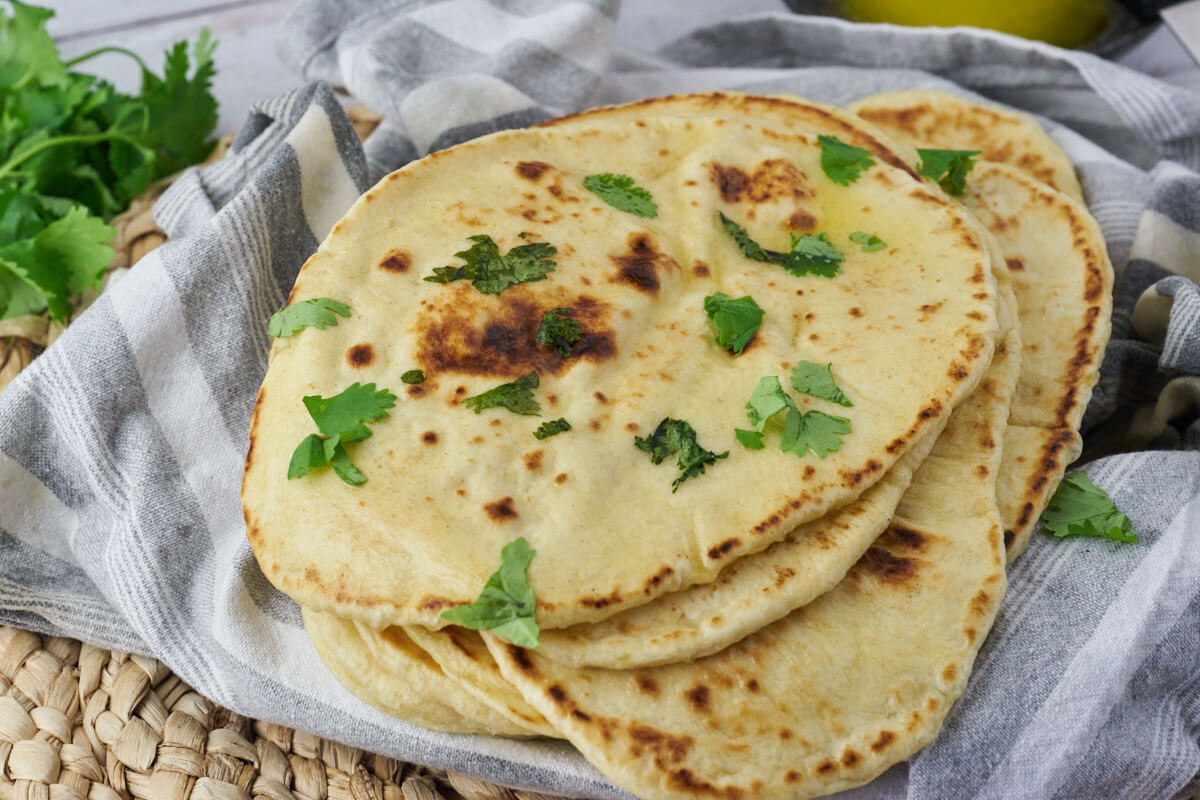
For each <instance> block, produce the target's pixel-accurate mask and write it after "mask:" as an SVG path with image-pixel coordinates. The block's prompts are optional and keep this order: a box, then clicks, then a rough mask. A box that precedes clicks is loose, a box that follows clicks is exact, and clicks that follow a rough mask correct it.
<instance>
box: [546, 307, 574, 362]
mask: <svg viewBox="0 0 1200 800" xmlns="http://www.w3.org/2000/svg"><path fill="white" fill-rule="evenodd" d="M571 314H572V311H571V309H569V308H552V309H550V310H549V311H547V312H546V313H545V314H543V315H542V321H541V323H540V324H539V325H538V329H537V336H536V337H535V338H536V339H537V342H538V344H542V345H545V346H546V347H549V348H551V349H553V350H555V351H557V352H558V354H559V355H560V356H562V357H563V358H566V357H567V356H569V355H571V348H572V347H574V346H575V343H576V342H578V341H579V340H580V339H582V338H583V327H582V326H581V325H580V324H579V323H578V322H576V321H575V320H573V319H571Z"/></svg>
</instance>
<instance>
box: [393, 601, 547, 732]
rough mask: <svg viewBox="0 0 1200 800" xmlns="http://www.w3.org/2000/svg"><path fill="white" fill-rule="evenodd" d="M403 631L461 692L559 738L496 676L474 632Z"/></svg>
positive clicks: (496, 670) (415, 628)
mask: <svg viewBox="0 0 1200 800" xmlns="http://www.w3.org/2000/svg"><path fill="white" fill-rule="evenodd" d="M404 631H405V633H406V634H408V636H409V638H410V639H411V640H412V641H413V642H414V643H415V644H416V645H417V646H419V647H420V648H421V649H423V650H424V651H425V652H427V653H428V654H429V655H431V656H433V659H434V661H436V662H437V663H438V666H440V667H441V668H442V670H443V671H444V672H445V673H446V674H447V675H448V676H450V678H452V679H453V680H454V681H455V682H456V683H457V684H458V685H459V687H460V688H461V689H462V690H463V691H464V692H466V693H467V694H469V695H472V696H473V697H475V699H477V700H479V701H480V702H481V703H483V704H485V705H487V706H489V707H491V708H492V709H493V710H494V711H496V712H497V713H499V714H501V715H502V716H504V717H505V718H507V719H509V720H511V721H513V722H516V723H517V724H520V725H523V726H525V727H526V728H529V729H530V730H531V731H534V732H536V733H538V734H540V735H542V736H554V737H560V734H559V733H558V731H557V730H555V729H554V726H552V725H551V724H550V723H549V722H547V721H546V718H545V717H543V716H542V715H541V713H539V712H538V711H537V710H536V709H535V708H533V707H532V706H531V705H529V704H528V703H526V702H525V698H524V697H522V696H521V693H520V692H518V691H517V690H516V688H515V687H514V686H513V685H512V684H511V683H509V682H508V681H507V680H505V678H504V676H503V675H501V674H500V668H499V667H498V666H497V665H496V659H494V658H492V654H491V653H489V652H488V649H487V645H485V644H484V643H483V639H482V638H481V637H480V636H479V634H478V633H476V632H475V631H471V630H467V629H466V628H460V627H458V626H457V625H451V626H450V627H448V628H442V629H441V630H439V631H431V630H428V629H427V628H422V627H421V626H420V625H411V626H408V627H406V628H404ZM374 635H375V637H376V639H377V640H378V641H382V640H383V637H382V636H380V635H379V634H378V633H375V634H374Z"/></svg>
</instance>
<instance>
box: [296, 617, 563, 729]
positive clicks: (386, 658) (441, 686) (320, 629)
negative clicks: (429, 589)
mask: <svg viewBox="0 0 1200 800" xmlns="http://www.w3.org/2000/svg"><path fill="white" fill-rule="evenodd" d="M301 611H302V613H303V616H304V628H305V630H306V631H307V632H308V638H309V639H311V640H312V643H313V646H314V647H315V648H316V650H317V654H318V655H319V656H320V657H321V661H323V662H324V663H325V666H326V667H327V668H328V669H329V671H330V672H331V673H333V676H334V677H335V678H337V680H338V682H339V683H341V684H342V685H343V686H345V687H346V688H347V689H349V690H350V692H351V693H352V694H354V695H355V696H356V697H358V698H359V699H361V700H364V701H366V702H367V703H370V704H371V705H373V706H375V707H376V708H378V709H379V710H380V711H383V712H384V713H385V714H391V715H392V716H395V717H400V718H401V719H403V720H405V721H406V722H411V723H413V724H414V725H420V726H421V727H423V728H430V729H432V730H438V731H446V732H448V733H490V734H498V735H503V736H532V735H537V734H539V733H542V732H543V731H541V730H535V729H534V727H533V725H526V724H523V723H522V722H521V721H520V720H519V719H513V718H512V717H510V716H509V715H505V714H502V713H500V712H498V711H496V710H495V709H494V708H493V707H491V706H489V705H488V704H486V703H483V702H480V701H479V700H478V699H477V698H476V697H475V696H474V695H473V694H471V693H469V692H465V691H463V689H462V686H461V685H460V684H459V683H458V682H457V681H455V680H453V679H452V678H450V677H448V676H447V675H446V674H445V672H444V671H443V670H442V668H441V667H440V666H439V665H438V663H437V661H435V660H434V659H433V657H431V656H430V655H429V654H428V653H427V652H425V651H424V650H423V649H421V648H420V647H418V646H417V645H416V644H415V643H414V642H413V641H412V640H411V639H410V638H409V637H408V636H407V635H406V634H405V633H404V631H403V630H401V629H400V628H388V629H387V630H385V631H382V632H376V631H366V630H364V629H361V628H359V627H358V625H356V624H355V623H354V622H351V621H349V620H344V619H341V618H339V617H336V616H334V615H332V614H326V613H322V612H318V611H312V610H311V609H308V608H304V607H301ZM364 634H368V635H364ZM535 722H536V720H535ZM542 725H543V729H544V725H545V723H544V722H543V723H542Z"/></svg>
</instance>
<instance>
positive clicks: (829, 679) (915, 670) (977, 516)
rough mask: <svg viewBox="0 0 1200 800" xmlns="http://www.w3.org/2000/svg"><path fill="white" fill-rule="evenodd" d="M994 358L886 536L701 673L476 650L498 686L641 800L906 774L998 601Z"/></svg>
mask: <svg viewBox="0 0 1200 800" xmlns="http://www.w3.org/2000/svg"><path fill="white" fill-rule="evenodd" d="M1011 352H1012V354H1013V355H1015V354H1016V353H1017V349H1016V348H1015V347H1014V348H1013V349H1012V351H1011ZM1009 353H1010V351H1009V349H1008V348H1006V347H1001V348H999V349H998V351H997V356H996V359H995V360H994V361H993V363H992V366H991V367H990V369H989V373H988V375H987V377H985V379H984V381H983V382H982V384H981V385H980V388H979V390H977V391H976V392H975V394H973V395H972V396H971V397H970V398H968V400H967V401H966V402H965V403H963V404H962V405H961V406H960V407H959V408H958V409H957V410H956V411H955V412H954V414H953V415H952V416H951V418H950V421H949V424H948V425H947V428H946V431H945V433H943V434H942V436H941V437H940V438H939V439H938V441H937V444H936V445H935V446H934V451H933V453H932V454H931V455H930V456H929V458H928V459H926V460H925V462H924V463H923V464H922V465H921V468H920V469H919V470H918V472H917V475H916V477H915V478H914V480H913V483H912V486H911V487H910V488H909V490H908V492H906V493H905V496H904V499H903V500H902V501H901V503H900V507H899V509H898V511H897V516H896V519H895V520H894V521H893V523H892V525H891V526H890V527H889V529H888V531H887V532H885V533H884V535H883V536H881V537H880V539H879V541H877V542H876V543H875V545H873V546H872V547H871V549H870V550H868V551H867V553H866V555H864V556H863V558H862V559H861V560H860V561H859V562H858V564H856V565H855V567H854V568H853V569H852V570H850V572H849V574H848V575H847V576H846V578H845V580H843V581H842V582H841V583H840V584H839V585H838V586H837V587H836V588H834V589H833V590H832V591H830V592H827V593H826V594H824V595H822V596H821V597H819V598H818V599H816V600H815V601H813V602H812V603H809V604H808V605H806V606H804V607H802V608H800V609H798V610H796V611H795V612H793V613H791V614H789V615H788V616H787V617H784V618H783V619H781V620H780V621H778V622H776V623H774V624H773V625H770V626H769V627H767V628H764V629H763V630H761V631H759V632H758V633H755V634H754V635H752V636H750V637H747V638H746V639H744V640H742V641H741V642H739V643H738V644H735V645H733V646H732V647H729V648H727V649H725V650H723V651H721V652H719V653H717V654H715V655H712V656H709V657H708V658H703V659H699V660H697V661H692V662H687V663H681V664H669V665H665V666H660V667H653V668H650V669H644V670H605V669H597V668H575V667H570V666H566V665H562V664H559V663H557V662H555V661H552V660H550V659H547V658H545V657H544V656H542V655H541V654H540V653H538V651H536V650H525V649H522V648H520V647H516V646H515V645H510V644H508V643H506V642H504V641H503V640H500V639H497V638H496V637H493V636H491V635H486V634H485V637H484V638H485V639H486V640H487V643H488V648H489V649H490V650H491V652H492V654H493V655H494V656H495V657H496V660H497V662H498V663H499V665H500V669H501V671H502V672H503V673H504V675H505V677H507V678H508V679H509V680H510V681H512V682H513V683H514V684H515V685H516V686H517V687H518V688H519V689H520V690H521V692H522V694H524V695H525V698H526V699H527V700H528V701H529V703H530V705H532V706H533V707H535V708H537V709H538V710H539V711H541V712H542V713H543V714H544V715H545V716H546V718H547V719H549V720H550V721H551V722H552V723H553V724H554V725H555V726H556V727H557V728H558V729H559V730H560V731H561V732H562V733H563V734H564V735H565V736H566V737H567V739H568V740H570V741H571V743H572V744H574V745H575V746H576V747H577V748H578V749H579V750H580V751H581V752H582V753H583V754H584V756H585V757H586V758H587V759H588V760H589V761H590V762H591V763H592V764H594V765H596V766H597V767H598V768H599V769H600V770H601V771H602V772H603V773H604V774H605V775H607V776H608V777H609V778H610V779H611V780H613V781H614V782H615V783H616V784H617V785H618V786H620V787H622V788H623V789H626V790H627V791H629V792H632V793H633V794H635V795H637V796H638V797H641V798H644V799H645V800H660V799H662V800H666V799H667V798H672V799H674V798H678V797H681V796H705V797H714V796H715V797H728V798H733V797H737V798H741V800H775V799H776V798H779V799H780V800H782V798H805V797H813V796H815V795H819V794H826V793H832V792H836V791H839V790H842V789H848V788H851V787H853V786H857V785H859V784H862V783H865V782H866V781H869V780H870V779H872V778H874V777H875V776H876V775H878V774H879V773H881V772H882V771H883V770H885V769H886V768H887V767H889V766H890V765H892V764H894V763H896V762H898V761H900V760H902V759H905V758H907V757H909V756H910V755H912V754H913V753H914V752H916V751H917V750H918V749H920V748H921V747H922V746H924V745H925V744H926V743H928V742H929V741H930V740H931V739H932V738H933V737H934V736H935V735H936V733H937V731H938V729H939V727H940V726H941V723H942V720H943V719H944V718H945V716H946V713H947V712H948V711H949V708H950V705H951V704H952V703H953V702H954V701H955V699H957V697H958V696H959V695H960V694H961V692H962V690H963V688H964V686H965V685H966V681H967V676H968V675H969V673H970V671H971V667H972V664H973V663H974V659H975V655H976V653H977V652H978V649H979V646H980V645H981V644H982V643H983V640H984V637H986V635H987V632H988V630H989V628H990V627H991V623H992V620H993V618H994V617H995V614H996V610H997V609H998V607H999V604H1000V600H1001V597H1002V596H1003V594H1004V589H1005V575H1004V543H1003V539H1002V533H1001V528H1000V522H999V516H998V514H997V511H996V504H995V477H996V472H997V469H998V468H999V465H1000V449H999V446H998V444H999V442H1000V441H1001V440H1002V438H1003V432H1004V426H1005V420H1006V419H1007V417H1008V405H1009V401H1010V398H1011V390H1012V387H1013V384H1014V383H1015V381H1016V375H1017V364H1016V363H1015V362H1016V359H1013V358H1010V357H1009Z"/></svg>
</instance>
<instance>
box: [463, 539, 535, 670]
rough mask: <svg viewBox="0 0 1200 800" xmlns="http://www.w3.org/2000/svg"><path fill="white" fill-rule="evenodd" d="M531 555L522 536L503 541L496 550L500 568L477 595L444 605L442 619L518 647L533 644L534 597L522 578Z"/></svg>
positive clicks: (532, 554) (524, 577)
mask: <svg viewBox="0 0 1200 800" xmlns="http://www.w3.org/2000/svg"><path fill="white" fill-rule="evenodd" d="M534 555H535V551H534V550H532V549H531V548H530V547H529V542H527V541H525V538H524V537H521V538H519V539H514V540H513V541H511V542H509V543H508V544H506V545H505V546H504V549H503V550H501V551H500V569H498V570H496V571H495V572H493V573H492V576H491V577H490V578H488V580H487V583H485V584H484V586H483V591H482V592H480V593H479V597H478V599H476V600H475V602H473V603H469V604H467V605H462V606H455V607H454V608H448V609H446V610H445V611H443V612H442V619H445V620H449V621H450V622H453V623H454V624H456V625H462V626H463V627H464V628H471V629H472V630H477V631H491V632H492V633H494V634H496V635H497V636H502V637H504V638H505V639H507V640H508V641H510V642H512V643H513V644H515V645H517V646H519V647H537V645H538V625H537V622H536V621H535V619H534V615H535V612H536V611H537V598H536V596H535V595H534V592H533V587H531V586H530V585H529V582H528V580H527V579H526V573H527V572H528V570H529V562H531V561H533V557H534Z"/></svg>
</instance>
